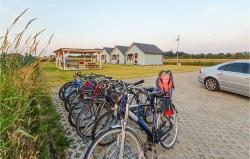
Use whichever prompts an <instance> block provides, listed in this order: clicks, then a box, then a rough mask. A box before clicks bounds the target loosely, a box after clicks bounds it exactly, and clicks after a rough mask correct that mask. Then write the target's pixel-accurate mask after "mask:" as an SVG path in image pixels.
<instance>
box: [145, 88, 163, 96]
mask: <svg viewBox="0 0 250 159" xmlns="http://www.w3.org/2000/svg"><path fill="white" fill-rule="evenodd" d="M146 91H148V92H149V95H150V96H153V97H162V96H163V95H162V92H161V90H160V89H158V88H154V87H149V88H147V89H146Z"/></svg>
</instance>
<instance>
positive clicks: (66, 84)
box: [58, 82, 72, 100]
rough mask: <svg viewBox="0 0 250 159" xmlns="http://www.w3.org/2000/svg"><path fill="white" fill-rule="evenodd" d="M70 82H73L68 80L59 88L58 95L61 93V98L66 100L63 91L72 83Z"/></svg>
mask: <svg viewBox="0 0 250 159" xmlns="http://www.w3.org/2000/svg"><path fill="white" fill-rule="evenodd" d="M70 84H72V82H67V83H65V84H64V85H63V86H62V87H61V88H60V89H59V91H58V95H59V98H60V99H61V100H64V99H63V92H64V89H65V88H66V87H67V86H68V85H70Z"/></svg>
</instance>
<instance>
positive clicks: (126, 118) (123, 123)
mask: <svg viewBox="0 0 250 159" xmlns="http://www.w3.org/2000/svg"><path fill="white" fill-rule="evenodd" d="M128 98H129V95H128ZM127 101H129V100H128V99H127ZM128 107H129V106H128V102H127V103H126V107H125V117H124V120H122V122H121V126H122V131H121V136H120V135H119V137H118V141H119V140H120V141H121V142H118V144H119V143H120V152H119V159H123V153H124V143H125V135H126V126H127V121H128V112H129V109H128ZM120 137H121V139H120ZM117 146H119V145H117Z"/></svg>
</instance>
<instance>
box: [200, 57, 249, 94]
mask: <svg viewBox="0 0 250 159" xmlns="http://www.w3.org/2000/svg"><path fill="white" fill-rule="evenodd" d="M198 79H199V81H200V82H201V83H202V84H204V85H205V87H206V88H207V89H208V90H210V91H216V90H225V91H229V92H233V93H237V94H241V95H244V96H248V97H250V60H241V61H233V62H227V63H223V64H219V65H215V66H212V67H208V68H201V69H200V74H199V77H198Z"/></svg>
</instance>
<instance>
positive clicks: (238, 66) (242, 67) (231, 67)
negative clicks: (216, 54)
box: [218, 63, 250, 73]
mask: <svg viewBox="0 0 250 159" xmlns="http://www.w3.org/2000/svg"><path fill="white" fill-rule="evenodd" d="M218 70H222V71H230V72H238V73H249V71H250V70H249V64H248V63H231V64H227V65H224V66H221V67H219V68H218Z"/></svg>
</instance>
